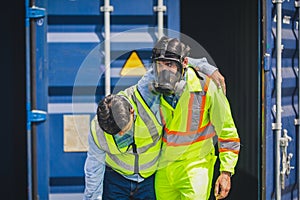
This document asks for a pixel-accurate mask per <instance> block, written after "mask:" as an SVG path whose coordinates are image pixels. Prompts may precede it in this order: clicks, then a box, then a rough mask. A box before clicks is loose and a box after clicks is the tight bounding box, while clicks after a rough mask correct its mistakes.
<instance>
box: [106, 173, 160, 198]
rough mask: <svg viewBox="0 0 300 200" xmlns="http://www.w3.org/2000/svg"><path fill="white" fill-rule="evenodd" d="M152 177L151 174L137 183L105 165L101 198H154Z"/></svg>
mask: <svg viewBox="0 0 300 200" xmlns="http://www.w3.org/2000/svg"><path fill="white" fill-rule="evenodd" d="M154 177H155V175H154V174H153V175H152V176H150V177H148V178H145V180H144V181H142V182H140V183H138V182H136V181H132V180H129V179H126V178H125V177H123V176H122V175H120V174H119V173H117V172H116V171H114V170H113V169H111V168H109V167H106V169H105V175H104V182H103V196H102V198H103V200H155V199H156V198H155V190H154Z"/></svg>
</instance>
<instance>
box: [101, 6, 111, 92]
mask: <svg viewBox="0 0 300 200" xmlns="http://www.w3.org/2000/svg"><path fill="white" fill-rule="evenodd" d="M109 4H110V2H109V0H105V1H104V6H101V7H100V11H101V12H104V31H105V41H104V42H105V43H104V51H105V59H104V63H105V96H106V95H108V94H110V12H112V11H113V7H112V6H110V5H109Z"/></svg>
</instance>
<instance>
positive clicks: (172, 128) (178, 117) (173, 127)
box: [160, 67, 240, 173]
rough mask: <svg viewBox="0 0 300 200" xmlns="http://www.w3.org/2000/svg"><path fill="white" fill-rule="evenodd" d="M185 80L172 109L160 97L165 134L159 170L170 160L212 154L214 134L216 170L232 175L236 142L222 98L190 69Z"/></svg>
mask: <svg viewBox="0 0 300 200" xmlns="http://www.w3.org/2000/svg"><path fill="white" fill-rule="evenodd" d="M196 73H199V75H200V77H201V78H200V79H199V77H198V76H197V75H196ZM185 78H186V81H187V85H186V87H185V89H184V91H183V93H182V95H181V96H180V98H179V100H178V102H177V104H176V107H175V108H173V107H172V106H171V105H170V104H169V103H168V102H167V101H166V100H165V99H164V98H163V97H162V96H161V114H162V122H163V124H164V125H165V127H164V132H165V133H164V136H163V148H162V154H161V159H160V167H164V166H165V165H166V164H168V163H169V162H172V161H178V160H187V159H191V158H195V157H199V158H203V157H205V156H206V155H207V154H209V153H211V152H212V151H214V143H213V141H214V140H213V137H214V136H215V135H216V133H217V135H218V145H219V152H220V154H219V158H220V161H221V168H220V170H221V171H229V172H231V173H234V167H235V165H236V163H237V159H238V153H239V148H240V140H239V136H238V133H237V130H236V127H235V124H234V122H233V119H232V116H231V111H230V106H229V103H228V101H227V99H226V97H225V95H224V94H217V95H216V93H217V92H222V91H221V90H220V91H218V89H217V88H216V86H215V84H210V79H209V78H208V77H207V76H205V75H204V74H201V73H200V72H195V70H194V69H193V68H191V67H188V69H187V71H186V75H185Z"/></svg>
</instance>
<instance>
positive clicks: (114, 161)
mask: <svg viewBox="0 0 300 200" xmlns="http://www.w3.org/2000/svg"><path fill="white" fill-rule="evenodd" d="M119 94H120V95H124V96H126V97H127V99H128V100H129V101H130V103H131V105H132V106H133V108H134V112H135V113H136V119H135V122H134V125H133V126H134V143H133V144H132V145H130V146H127V147H124V148H118V147H117V145H116V143H115V140H114V137H113V136H112V135H110V134H107V133H106V132H103V131H102V129H101V128H100V127H99V125H98V122H97V117H95V118H94V119H93V123H92V127H91V130H92V135H93V138H94V140H95V142H96V144H97V146H98V147H99V148H101V149H103V150H104V151H106V153H107V156H106V163H107V164H108V165H109V166H110V167H112V168H113V169H114V170H116V171H118V172H119V173H121V174H124V175H132V174H134V173H139V174H140V175H141V176H142V177H144V178H147V177H149V176H151V175H152V174H153V173H154V172H155V171H156V169H157V164H158V158H159V154H160V147H161V135H162V126H161V125H160V123H159V122H158V121H157V119H156V118H155V116H154V114H153V113H152V112H151V110H150V109H149V108H148V106H147V105H146V104H145V102H144V101H143V99H142V97H141V95H140V94H139V92H138V91H137V89H136V87H135V86H133V87H130V88H128V89H126V90H125V91H124V92H120V93H119Z"/></svg>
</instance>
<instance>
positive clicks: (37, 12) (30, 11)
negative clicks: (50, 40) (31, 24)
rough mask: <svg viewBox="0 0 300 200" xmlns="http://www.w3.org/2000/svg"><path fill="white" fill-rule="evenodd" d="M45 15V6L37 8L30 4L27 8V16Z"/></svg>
mask: <svg viewBox="0 0 300 200" xmlns="http://www.w3.org/2000/svg"><path fill="white" fill-rule="evenodd" d="M45 15H46V9H45V8H39V7H36V6H32V7H30V8H28V9H27V17H28V18H34V19H37V18H44V17H45Z"/></svg>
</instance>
